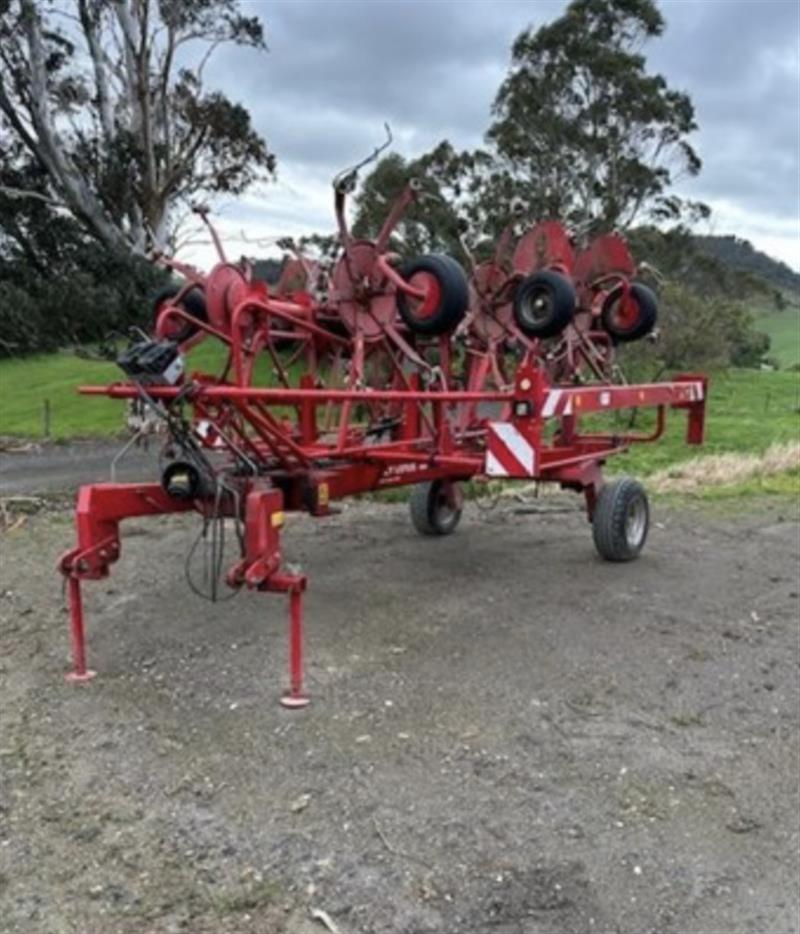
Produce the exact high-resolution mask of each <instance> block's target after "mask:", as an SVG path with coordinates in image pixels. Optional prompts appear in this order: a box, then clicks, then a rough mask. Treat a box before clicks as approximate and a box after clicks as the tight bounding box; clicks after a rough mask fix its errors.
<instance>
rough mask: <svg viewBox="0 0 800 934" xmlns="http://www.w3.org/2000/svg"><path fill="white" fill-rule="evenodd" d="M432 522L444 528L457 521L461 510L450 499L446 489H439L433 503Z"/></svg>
mask: <svg viewBox="0 0 800 934" xmlns="http://www.w3.org/2000/svg"><path fill="white" fill-rule="evenodd" d="M433 512H434V522H435V524H436V525H437V526H438V527H439V528H440V529H446V528H448V527H449V526H451V525H453V523H455V522H457V521H458V516H459V513H460V512H461V510H460V509H459V508H458V507H457V506H454V505H453V504H452V503H451V501H450V495H449V494H448V492H447V490H444V489H440V490H439V491H438V493H437V494H436V498H435V500H434V504H433Z"/></svg>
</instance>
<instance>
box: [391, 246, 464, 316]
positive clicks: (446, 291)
mask: <svg viewBox="0 0 800 934" xmlns="http://www.w3.org/2000/svg"><path fill="white" fill-rule="evenodd" d="M418 272H427V273H428V274H430V275H432V276H435V278H436V280H437V282H438V283H439V289H440V293H441V294H440V297H439V305H438V307H437V308H436V310H435V311H433V312H432V313H431V314H430V315H427V316H426V317H424V318H422V317H419V316H417V315H416V314H415V310H414V308H413V307H412V305H411V303H410V302H409V300H408V296H407V295H405V293H404V292H402V291H401V290H400V289H398V290H397V309H398V311H399V312H400V316H401V318H402V319H403V321H405V323H406V324H407V325H408V327H409V328H410V329H411V330H412V331H415V332H416V333H417V334H446V333H447V332H448V331H452V330H454V329H455V328H456V327H457V326H458V325H459V324H460V322H461V320H462V319H463V317H464V315H465V314H466V313H467V305H468V304H469V287H468V285H467V277H466V275H465V274H464V270H463V269H462V268H461V266H459V264H458V263H457V262H456V261H455V260H454V259H453V258H452V257H450V256H445V255H444V254H441V253H431V254H429V255H428V256H420V257H418V258H417V259H414V260H411V261H410V262H408V263H406V264H405V265H404V266H403V268H402V270H401V272H400V274H401V275H402V277H403V278H404V279H406V280H408V279H410V278H411V277H412V276H413V275H414V274H415V273H418Z"/></svg>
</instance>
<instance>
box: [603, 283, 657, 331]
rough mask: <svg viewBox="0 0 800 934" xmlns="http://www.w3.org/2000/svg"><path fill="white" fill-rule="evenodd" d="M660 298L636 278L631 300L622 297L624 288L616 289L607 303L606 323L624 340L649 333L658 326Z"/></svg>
mask: <svg viewBox="0 0 800 934" xmlns="http://www.w3.org/2000/svg"><path fill="white" fill-rule="evenodd" d="M657 319H658V301H657V300H656V297H655V295H654V294H653V293H652V292H651V291H650V289H648V288H647V286H646V285H642V284H641V283H639V282H634V283H633V284H632V285H631V287H630V291H629V292H628V300H627V301H626V302H624V303H623V301H622V288H621V287H620V288H617V289H614V291H613V292H612V293H611V294H610V295H609V296H608V298H607V299H606V300H605V302H604V303H603V310H602V312H601V320H602V322H603V327H604V328H605V329H606V331H608V333H609V334H610V335H611V336H612V337H613V338H614V340H615V341H617V342H618V343H620V344H627V343H630V342H631V341H638V340H639V339H640V338H642V337H646V336H647V335H648V334H649V333H650V332H651V331H652V330H653V328H654V327H655V326H656V320H657Z"/></svg>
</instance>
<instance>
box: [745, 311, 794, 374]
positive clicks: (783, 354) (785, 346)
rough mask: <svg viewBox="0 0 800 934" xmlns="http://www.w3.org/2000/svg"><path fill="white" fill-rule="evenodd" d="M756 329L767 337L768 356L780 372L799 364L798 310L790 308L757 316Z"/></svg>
mask: <svg viewBox="0 0 800 934" xmlns="http://www.w3.org/2000/svg"><path fill="white" fill-rule="evenodd" d="M756 329H757V330H759V331H761V332H762V333H764V334H766V335H767V336H768V337H769V340H770V350H769V356H770V357H774V359H775V360H777V362H778V365H779V366H780V368H781V369H782V370H783V369H787V368H788V367H791V366H796V365H797V364H800V309H798V308H797V307H790V308H786V309H784V310H783V311H769V312H766V313H764V314H759V315H758V317H757V319H756Z"/></svg>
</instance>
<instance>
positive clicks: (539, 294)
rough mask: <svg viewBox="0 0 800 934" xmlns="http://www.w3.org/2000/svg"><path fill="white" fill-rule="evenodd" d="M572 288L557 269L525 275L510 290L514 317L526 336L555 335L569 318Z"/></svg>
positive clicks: (571, 308) (572, 297) (570, 316)
mask: <svg viewBox="0 0 800 934" xmlns="http://www.w3.org/2000/svg"><path fill="white" fill-rule="evenodd" d="M576 301H577V299H576V295H575V289H574V288H573V286H572V283H571V282H570V281H569V279H566V278H564V276H562V275H559V273H557V272H550V271H549V270H546V269H545V270H542V271H541V272H536V273H534V274H533V275H532V276H526V277H525V278H524V279H523V280H522V282H520V284H519V285H518V286H517V290H516V292H515V294H514V319H515V320H516V322H517V324H518V325H519V329H520V330H521V331H522V332H523V334H527V335H528V337H555V336H556V334H560V333H561V332H562V331H563V330H564V328H565V327H566V326H567V325H568V324H569V323H570V321H572V316H573V314H574V313H575V304H576Z"/></svg>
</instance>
